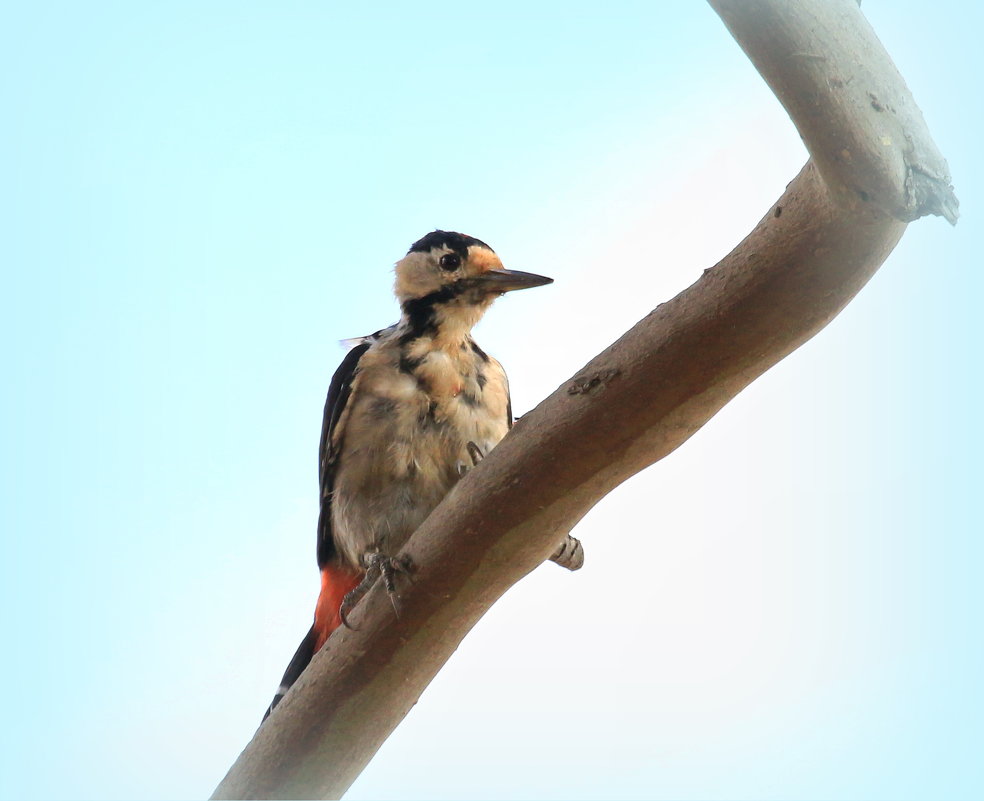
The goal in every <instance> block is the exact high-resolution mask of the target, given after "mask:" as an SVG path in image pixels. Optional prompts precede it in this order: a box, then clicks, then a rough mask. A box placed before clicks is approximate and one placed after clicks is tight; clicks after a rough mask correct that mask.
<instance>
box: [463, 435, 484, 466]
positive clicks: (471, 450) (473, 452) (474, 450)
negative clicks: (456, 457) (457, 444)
mask: <svg viewBox="0 0 984 801" xmlns="http://www.w3.org/2000/svg"><path fill="white" fill-rule="evenodd" d="M465 448H466V449H467V450H468V455H469V456H471V460H472V465H473V466H474V467H478V463H479V462H480V461H482V459H484V458H485V454H484V453H482V449H481V448H479V447H478V445H476V444H475V443H474V442H471V441H470V440H469V442H468V444H467V445H465Z"/></svg>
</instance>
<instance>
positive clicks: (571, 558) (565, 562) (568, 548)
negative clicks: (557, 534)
mask: <svg viewBox="0 0 984 801" xmlns="http://www.w3.org/2000/svg"><path fill="white" fill-rule="evenodd" d="M550 561H551V562H554V563H555V564H558V565H560V566H561V567H566V568H567V569H568V570H580V569H581V567H582V566H583V565H584V548H583V546H582V545H581V541H580V540H579V539H577V538H576V537H572V536H571V535H570V534H568V535H567V537H565V538H564V541H563V542H562V543H561V544H560V547H559V548H557V550H556V551H554V553H553V556H551V557H550Z"/></svg>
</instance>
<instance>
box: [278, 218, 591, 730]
mask: <svg viewBox="0 0 984 801" xmlns="http://www.w3.org/2000/svg"><path fill="white" fill-rule="evenodd" d="M552 282H553V279H551V278H546V277H544V276H541V275H534V274H532V273H523V272H517V271H515V270H507V269H505V268H504V267H503V266H502V262H501V261H500V259H499V257H498V256H497V255H496V253H495V251H493V250H492V248H490V247H489V246H488V245H487V244H485V243H484V242H482V241H481V240H479V239H475V238H474V237H471V236H467V235H465V234H459V233H454V232H452V231H432V232H431V233H429V234H427V235H426V236H425V237H423V238H422V239H420V240H418V241H417V242H415V243H414V244H413V245H412V246H411V247H410V250H409V251H408V252H407V255H406V256H405V257H404V258H403V259H401V260H400V261H399V262H397V264H396V285H395V293H396V297H397V300H398V301H399V303H400V310H401V312H402V314H401V317H400V321H399V322H398V323H396V325H392V326H390V327H389V328H384V329H382V330H381V331H377V332H376V333H375V334H371V335H369V336H367V337H361V338H359V339H357V340H354V341H352V340H350V342H352V343H353V344H354V347H353V348H352V349H351V350H350V351H349V353H348V355H346V357H345V358H344V359H343V361H342V363H341V366H340V367H339V368H338V370H337V371H336V373H335V375H334V377H333V378H332V380H331V384H330V387H329V389H328V398H327V401H326V402H325V410H324V419H323V423H322V427H321V445H320V450H319V470H318V473H319V478H320V485H321V510H320V515H319V518H318V532H317V533H318V547H317V555H318V567H319V569H320V571H321V593H320V595H319V597H318V602H317V606H316V607H315V612H314V623H313V625H312V626H311V629H310V631H308V633H307V636H306V637H305V638H304V640H303V641H302V642H301V644H300V646H299V647H298V649H297V652H296V653H295V654H294V657H293V659H292V660H291V662H290V664H289V665H288V667H287V671H286V672H285V673H284V677H283V679H282V681H281V686H280V687H279V688H278V690H277V694H276V695H275V696H274V699H273V702H272V703H271V704H270V707H269V708H268V709H267V711H266V715H269V714H270V712H271V711H272V710H273V708H274V707H275V706H276V705H277V704H278V703H279V702H280V699H281V698H283V696H284V694H285V693H286V692H287V690H288V689H289V688H290V686H291V685H292V684H293V683H294V682H295V681H296V680H297V678H298V677H299V676H300V675H301V672H302V671H303V670H304V668H305V667H307V665H308V663H309V662H310V661H311V659H312V657H313V656H314V654H316V653H317V652H318V650H319V649H320V648H321V646H322V645H324V644H325V641H326V640H327V639H328V636H329V635H330V634H331V633H332V631H334V630H335V629H336V628H338V626H339V625H341V624H342V623H345V622H346V621H345V614H346V612H347V611H348V610H349V609H350V608H351V606H353V605H354V603H356V602H357V601H358V599H359V597H361V595H362V594H363V593H364V592H365V591H366V590H367V589H368V588H369V586H371V584H372V583H373V582H374V581H376V580H377V579H378V578H379V577H380V576H382V578H383V579H384V581H385V583H386V586H387V590H389V591H390V592H391V597H392V591H393V573H394V572H395V571H399V570H401V569H405V566H404V565H402V563H400V562H398V561H397V560H396V559H394V556H395V555H396V554H397V552H398V551H399V549H400V548H401V547H402V546H403V544H404V543H405V542H406V540H407V538H408V537H409V536H410V535H411V534H412V533H413V532H414V530H415V529H416V528H417V527H418V526H419V525H420V524H421V523H422V522H423V521H424V519H425V518H426V517H427V516H428V515H429V514H430V513H431V511H432V510H433V509H434V507H436V506H437V505H438V503H440V501H441V499H442V498H444V496H445V495H446V494H447V493H448V491H449V490H450V489H451V487H452V486H454V484H455V482H456V481H457V480H458V479H459V478H460V476H461V475H462V474H463V473H464V472H466V471H467V470H468V469H469V468H470V467H472V466H474V465H475V464H476V463H477V462H478V460H479V459H481V458H482V457H483V456H484V455H485V454H487V453H488V452H489V450H491V449H492V448H493V447H494V446H495V445H496V443H498V442H499V440H501V439H502V438H503V437H504V436H505V435H506V432H507V431H508V430H509V428H510V427H511V425H512V422H513V418H512V407H511V403H510V398H509V384H508V381H507V379H506V373H505V371H504V370H503V369H502V365H500V364H499V362H498V361H496V360H495V359H494V358H492V357H491V356H489V355H488V354H487V353H485V351H483V350H482V349H481V348H480V347H479V346H478V344H477V343H476V342H475V340H474V339H472V336H471V329H472V327H473V326H474V325H475V324H476V323H477V322H478V321H479V319H481V317H482V315H483V314H484V313H485V311H486V310H487V309H488V308H489V306H490V305H492V302H493V301H494V300H495V299H496V298H497V297H499V296H500V295H502V294H503V293H505V292H511V291H514V290H517V289H527V288H530V287H536V286H543V285H544V284H549V283H552ZM579 549H580V543H578V542H577V541H576V540H574V539H573V538H568V540H567V542H565V544H564V545H563V546H562V547H561V549H560V550H559V551H558V553H557V554H555V555H554V557H552V558H553V559H554V561H558V562H559V563H561V564H565V566H567V567H571V568H572V569H576V567H579V566H580V562H579V561H578V559H580V560H581V561H583V554H582V553H580V551H579ZM571 562H573V563H574V565H576V566H574V565H572V564H571ZM266 715H264V720H265V719H266Z"/></svg>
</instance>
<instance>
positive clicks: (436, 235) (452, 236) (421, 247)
mask: <svg viewBox="0 0 984 801" xmlns="http://www.w3.org/2000/svg"><path fill="white" fill-rule="evenodd" d="M474 245H478V246H479V247H483V248H486V249H487V250H492V248H490V247H489V246H488V245H486V244H485V243H484V242H483V241H482V240H481V239H475V237H473V236H468V234H459V233H457V232H455V231H431V232H430V233H429V234H427V236H425V237H422V238H421V239H418V240H417V241H416V242H414V243H413V244H412V245H411V246H410V250H408V251H407V253H427V252H428V251H431V250H433V249H434V248H441V247H443V248H447V249H448V250H450V251H452V252H454V253H457V254H458V255H459V256H461V258H465V257H466V256H467V255H468V248H470V247H472V246H474ZM493 252H494V251H493Z"/></svg>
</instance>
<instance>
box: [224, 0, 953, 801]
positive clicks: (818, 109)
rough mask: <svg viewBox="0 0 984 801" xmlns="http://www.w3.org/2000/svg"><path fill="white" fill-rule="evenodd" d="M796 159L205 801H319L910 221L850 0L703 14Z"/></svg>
mask: <svg viewBox="0 0 984 801" xmlns="http://www.w3.org/2000/svg"><path fill="white" fill-rule="evenodd" d="M710 2H711V5H712V6H713V7H714V8H715V10H716V11H717V12H718V14H719V15H720V16H721V17H722V19H723V20H724V21H725V23H726V25H727V26H728V28H729V29H730V30H731V32H732V34H733V35H734V36H735V38H736V39H737V40H738V42H739V44H740V45H741V46H742V47H743V49H744V50H745V52H746V53H747V54H748V56H749V58H750V59H751V60H752V62H753V63H754V64H755V66H756V68H757V69H758V70H759V71H760V72H761V74H762V75H763V77H764V78H765V79H766V81H767V82H768V83H769V85H770V86H771V88H772V89H773V91H774V92H775V93H776V95H777V96H778V97H779V99H780V101H781V102H782V103H783V105H784V106H785V107H786V109H787V111H788V112H789V114H790V116H791V117H792V118H793V121H794V123H795V124H796V126H797V128H798V130H799V131H800V133H801V135H802V136H803V139H804V141H805V142H806V145H807V148H808V149H809V151H810V155H811V161H810V162H809V163H807V165H806V166H805V167H804V168H803V170H802V171H801V172H800V174H799V175H798V176H797V177H796V178H795V180H793V182H792V183H791V184H790V185H789V187H788V188H787V190H786V192H785V193H784V194H783V196H782V198H781V199H780V200H779V201H778V202H777V203H776V204H775V206H773V207H772V208H771V209H769V211H768V213H767V214H766V215H765V217H764V218H763V219H762V220H761V222H759V224H758V225H757V226H756V227H755V229H754V230H753V231H752V232H751V233H750V234H749V235H748V236H747V237H746V238H745V239H744V240H743V241H742V242H741V243H740V244H739V245H738V246H737V247H736V248H735V249H734V250H733V251H732V252H731V253H730V254H729V255H728V256H727V257H725V258H724V259H723V260H722V261H721V262H720V263H718V264H717V265H715V266H714V267H713V268H711V269H709V270H706V271H705V273H704V275H703V276H702V277H701V278H700V279H699V280H698V281H697V282H696V283H695V284H694V285H693V286H691V287H690V288H688V289H687V290H685V291H684V292H682V293H680V294H679V295H678V296H677V297H675V298H674V299H673V300H671V301H669V302H667V303H664V304H661V305H660V306H658V307H657V308H656V309H655V310H654V311H653V312H651V313H650V314H649V315H647V316H646V317H645V318H644V319H643V320H642V321H640V322H639V323H638V324H637V325H636V326H634V327H633V328H632V329H631V330H630V331H628V332H627V333H626V334H625V335H624V336H623V337H622V338H621V339H619V340H618V341H617V342H615V343H614V344H612V345H611V346H610V347H609V348H607V349H606V350H605V351H604V352H603V353H601V354H599V355H598V356H597V357H596V358H594V359H593V360H592V361H591V362H589V363H588V364H587V365H586V366H585V367H584V368H583V369H582V370H581V371H580V372H578V374H577V375H575V376H574V377H573V378H572V379H570V380H569V381H568V382H566V383H565V384H564V385H563V386H561V387H560V388H559V389H558V390H557V391H556V392H554V393H553V394H552V395H551V396H550V397H548V398H547V399H546V400H545V401H543V402H542V403H541V404H540V405H539V406H538V407H537V408H536V409H535V410H533V411H532V412H530V413H529V414H527V415H525V416H524V417H523V419H522V420H520V421H519V422H518V423H517V425H516V426H515V428H514V429H513V430H512V432H511V433H510V434H509V435H508V436H507V437H506V438H505V439H504V440H503V441H502V443H501V444H500V445H499V446H498V447H496V448H495V450H494V451H493V452H492V453H490V454H489V455H488V457H487V458H486V459H485V460H484V461H483V462H482V463H481V464H480V465H479V466H478V467H477V468H476V469H475V470H473V471H472V472H471V473H469V474H468V475H467V476H465V478H464V479H463V480H462V481H461V482H460V483H459V484H458V486H457V487H455V489H454V490H453V491H452V492H451V493H450V495H449V496H448V497H447V498H446V499H445V500H444V502H443V503H442V504H441V505H440V506H439V507H438V508H437V509H436V510H435V511H434V513H433V514H432V515H431V516H430V517H429V518H428V519H427V520H426V521H425V523H424V524H423V525H422V526H421V527H420V529H419V530H418V531H417V532H416V533H415V534H414V536H413V537H412V538H411V540H410V541H409V543H408V544H407V547H406V549H405V553H406V554H408V555H409V556H410V558H411V559H412V560H413V563H414V565H415V566H416V572H415V575H414V580H413V584H412V585H410V586H407V587H405V588H404V589H403V591H401V599H402V609H401V617H400V619H396V618H395V617H394V615H393V611H392V608H391V606H390V604H389V601H388V599H387V598H386V597H385V594H384V593H382V592H381V591H380V588H379V587H378V586H377V587H375V588H374V589H373V590H372V591H371V592H370V593H369V595H368V596H367V597H366V598H365V599H364V600H363V601H362V603H361V604H360V605H359V607H358V608H357V609H356V610H355V612H354V614H353V615H352V618H353V623H354V625H356V626H357V627H358V630H357V631H351V630H346V629H339V630H337V631H336V632H335V633H334V634H333V635H332V636H331V638H330V639H329V641H328V643H327V645H326V646H325V647H324V648H323V649H322V651H321V652H320V653H319V654H318V655H317V656H316V657H315V659H314V661H313V662H312V663H311V665H310V666H309V667H308V669H307V670H306V671H305V672H304V674H303V675H302V676H301V678H300V680H299V681H298V682H297V684H296V685H295V686H294V687H293V688H292V690H291V691H290V692H289V693H288V694H287V696H286V698H284V700H283V701H282V702H281V704H280V706H279V707H278V708H277V709H276V710H275V712H274V713H273V715H272V716H271V717H270V718H269V720H268V721H267V722H266V723H265V724H264V725H263V726H262V727H261V728H260V729H259V730H258V731H257V733H256V735H255V736H254V737H253V740H252V741H251V742H250V743H249V744H248V745H247V747H246V749H245V750H244V751H243V753H242V754H241V755H240V757H239V759H238V760H237V761H236V763H235V764H234V765H233V766H232V768H231V769H230V771H229V773H228V774H227V775H226V777H225V779H224V780H223V781H222V783H221V784H220V785H219V786H218V788H217V789H216V791H215V794H214V796H213V797H214V798H316V797H320V798H337V797H339V796H341V794H342V793H344V792H345V790H346V789H347V788H348V787H349V785H350V784H351V782H352V781H353V780H354V779H355V778H356V776H358V774H359V773H360V772H361V771H362V769H363V768H364V767H365V765H366V764H367V763H368V761H369V760H370V759H371V758H372V756H373V755H374V754H375V752H376V750H377V749H378V748H379V746H380V745H381V744H382V743H383V741H384V740H385V739H386V737H387V736H388V735H389V734H390V732H391V731H392V730H393V729H394V728H395V727H396V726H397V724H398V723H399V722H400V721H401V720H402V719H403V717H404V716H405V715H406V713H407V712H408V711H409V710H410V708H411V707H412V706H413V705H414V704H415V703H416V701H417V698H418V697H419V696H420V694H421V693H422V692H423V690H424V688H425V687H426V686H427V685H428V683H429V682H430V681H431V679H432V678H433V677H434V675H435V674H436V673H437V671H438V670H439V669H440V668H441V666H442V665H443V664H444V663H445V662H446V661H447V659H448V658H449V657H450V655H451V654H452V653H453V651H454V650H455V648H456V647H457V645H458V643H459V642H460V641H461V639H462V638H463V637H464V636H465V634H467V632H468V631H469V630H470V629H471V628H472V626H474V625H475V623H476V622H477V621H478V620H479V618H481V617H482V615H483V614H485V612H486V611H487V610H488V609H489V608H490V607H491V605H492V604H493V603H494V602H495V601H496V600H497V599H498V598H499V597H500V596H501V595H502V594H503V593H504V592H505V591H506V590H507V589H509V587H511V586H512V585H513V584H515V583H516V582H517V581H519V580H520V579H521V578H522V577H523V576H525V575H526V574H527V573H529V572H530V571H531V570H533V569H534V568H535V567H536V566H537V565H539V564H540V563H541V562H543V561H544V560H545V559H547V558H548V557H549V556H550V555H551V554H552V553H553V552H554V551H555V550H556V548H557V547H558V545H559V544H560V542H561V541H562V539H563V538H564V536H565V535H566V534H567V532H568V531H570V529H571V528H572V527H573V526H574V525H575V524H576V523H577V521H578V520H580V519H581V517H582V516H583V515H584V514H585V513H586V512H587V511H588V510H589V509H590V508H591V507H592V506H593V505H594V504H595V503H597V502H598V501H599V500H600V499H601V498H602V497H604V496H605V495H606V494H607V493H608V492H609V491H610V490H611V489H613V488H614V487H615V486H617V485H618V484H619V483H621V482H622V481H624V480H625V479H626V478H628V477H629V476H631V475H633V474H635V473H637V472H638V471H640V470H642V469H643V468H645V467H646V466H648V465H650V464H652V463H653V462H655V461H657V460H658V459H660V458H662V457H663V456H665V455H666V454H668V453H670V452H671V451H672V450H674V449H675V448H676V447H678V446H679V445H680V444H681V443H683V442H684V441H685V440H686V439H687V438H689V437H690V436H691V435H692V434H693V433H694V432H695V431H697V430H698V429H699V428H700V427H701V426H702V425H703V424H704V423H705V422H707V420H708V419H710V418H711V417H712V416H713V415H714V414H715V413H716V412H717V411H718V410H719V409H720V408H721V407H722V406H724V404H725V403H727V402H728V401H729V400H730V399H731V398H733V397H734V396H735V395H737V394H738V392H740V391H741V390H742V389H743V388H744V387H745V386H747V385H748V384H749V383H750V382H751V381H752V380H754V379H755V378H756V377H757V376H759V375H761V374H762V373H763V372H764V371H765V370H767V369H768V368H769V367H771V366H772V365H774V364H775V363H776V362H778V361H779V360H780V359H782V358H783V357H784V356H786V355H787V354H788V353H790V352H791V351H792V350H794V349H795V348H796V347H798V346H799V345H801V344H802V343H803V342H805V341H806V340H807V339H809V338H810V337H812V336H813V335H814V334H815V333H817V332H818V331H819V330H820V329H821V328H823V327H824V326H825V325H826V324H827V323H828V322H829V321H830V320H831V319H832V318H833V317H834V316H836V314H837V313H838V312H839V311H840V310H841V309H842V308H843V307H844V306H845V304H847V303H848V301H850V299H851V298H852V297H854V295H855V294H856V293H857V292H858V291H859V290H860V289H861V287H862V286H864V284H865V283H866V282H867V281H868V279H869V278H870V277H871V276H872V274H873V273H874V272H875V270H877V269H878V267H879V266H880V265H881V264H882V262H883V261H884V260H885V259H886V257H887V256H888V254H889V253H890V252H891V250H892V249H893V247H894V246H895V244H896V243H897V242H898V240H899V238H900V237H901V235H902V233H903V231H904V230H905V225H906V222H908V221H910V220H913V219H916V218H917V217H919V216H922V215H924V214H930V213H932V214H942V215H944V216H946V217H947V219H950V220H951V222H952V221H954V220H955V219H956V208H957V202H956V198H955V197H954V196H953V192H952V188H951V187H950V186H949V175H948V173H947V168H946V163H945V161H944V160H943V158H942V156H940V154H939V152H938V151H937V150H936V147H935V146H934V144H933V142H932V140H931V138H930V136H929V133H928V130H927V129H926V126H925V123H924V122H923V120H922V116H921V114H920V113H919V111H918V109H917V108H916V106H915V103H914V102H913V100H912V98H911V96H910V95H909V93H908V90H907V89H906V87H905V84H904V83H903V81H902V78H901V76H900V75H899V74H898V72H897V70H896V69H895V67H894V65H893V64H892V62H891V60H890V59H889V57H888V55H887V54H886V53H885V51H884V49H883V48H882V47H881V45H880V43H879V42H878V40H877V39H876V37H875V35H874V33H873V32H872V30H871V28H870V26H869V25H868V24H867V22H866V21H865V20H864V18H863V17H862V16H861V13H860V11H859V9H858V8H857V5H856V3H855V2H854V0H798V1H797V2H793V1H792V0H710Z"/></svg>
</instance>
